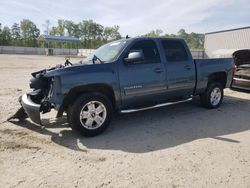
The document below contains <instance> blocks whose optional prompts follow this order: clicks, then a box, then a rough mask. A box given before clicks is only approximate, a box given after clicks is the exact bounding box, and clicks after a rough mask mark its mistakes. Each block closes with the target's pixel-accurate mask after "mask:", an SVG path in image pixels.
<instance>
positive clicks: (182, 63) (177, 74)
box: [161, 39, 196, 97]
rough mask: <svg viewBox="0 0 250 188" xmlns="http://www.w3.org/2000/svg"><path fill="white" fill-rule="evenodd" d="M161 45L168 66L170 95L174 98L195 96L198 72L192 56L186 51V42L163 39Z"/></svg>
mask: <svg viewBox="0 0 250 188" xmlns="http://www.w3.org/2000/svg"><path fill="white" fill-rule="evenodd" d="M161 44H162V47H163V48H162V49H163V51H164V55H165V61H166V65H167V68H166V71H167V85H168V94H172V96H173V97H180V96H185V95H191V94H193V90H194V88H195V79H196V72H195V71H196V70H195V64H194V62H193V59H192V57H191V54H190V53H189V52H187V51H186V44H185V42H184V41H182V40H176V39H165V40H164V39H163V40H162V41H161Z"/></svg>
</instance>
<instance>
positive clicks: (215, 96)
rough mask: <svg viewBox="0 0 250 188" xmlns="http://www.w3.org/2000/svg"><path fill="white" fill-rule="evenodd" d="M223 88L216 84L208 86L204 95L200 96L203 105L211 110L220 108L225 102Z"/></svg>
mask: <svg viewBox="0 0 250 188" xmlns="http://www.w3.org/2000/svg"><path fill="white" fill-rule="evenodd" d="M223 96H224V92H223V86H222V85H221V84H220V83H218V82H214V83H211V84H209V85H208V87H207V89H206V91H205V93H204V94H202V95H200V99H201V104H202V105H203V106H204V107H206V108H209V109H212V108H218V107H219V106H220V105H221V103H222V101H223Z"/></svg>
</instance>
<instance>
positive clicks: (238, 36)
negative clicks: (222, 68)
mask: <svg viewBox="0 0 250 188" xmlns="http://www.w3.org/2000/svg"><path fill="white" fill-rule="evenodd" d="M204 48H205V54H206V56H207V57H209V58H214V57H230V56H231V55H232V53H233V52H234V51H236V50H239V49H250V28H242V29H237V30H231V31H224V32H215V33H208V34H206V35H205V44H204Z"/></svg>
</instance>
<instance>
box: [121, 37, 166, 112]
mask: <svg viewBox="0 0 250 188" xmlns="http://www.w3.org/2000/svg"><path fill="white" fill-rule="evenodd" d="M131 52H141V53H143V55H144V60H143V61H141V62H136V63H125V62H122V63H120V67H119V79H120V90H121V97H122V106H123V108H132V107H138V106H147V105H151V104H153V103H157V101H159V100H160V99H161V98H162V97H163V94H164V92H166V89H167V87H166V70H165V66H164V64H163V62H162V61H161V58H160V54H159V51H158V48H157V45H156V43H155V41H154V40H151V39H150V40H140V41H136V42H135V43H134V44H133V45H132V47H130V48H129V50H128V51H127V53H126V55H125V58H126V57H128V54H129V53H131Z"/></svg>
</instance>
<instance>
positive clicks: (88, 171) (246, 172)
mask: <svg viewBox="0 0 250 188" xmlns="http://www.w3.org/2000/svg"><path fill="white" fill-rule="evenodd" d="M78 60H79V59H72V61H73V62H77V61H78ZM63 62H64V58H63V57H45V56H25V55H0V122H1V124H0V187H5V188H6V187H173V188H175V187H189V188H190V187H199V188H200V187H233V188H235V187H237V188H240V187H244V188H245V187H250V93H244V92H238V91H232V90H229V89H227V90H225V99H224V103H223V104H222V106H221V107H220V108H219V109H216V110H207V109H204V108H202V107H200V106H199V100H198V99H197V98H195V99H194V100H193V101H192V102H189V103H185V104H179V105H175V106H169V107H164V108H160V109H154V110H149V111H144V112H138V113H134V114H129V115H118V116H117V117H115V118H114V119H113V121H112V124H111V126H110V127H109V129H108V130H107V131H106V132H105V133H104V134H102V135H100V136H97V137H94V138H84V137H82V136H80V135H79V134H77V133H74V132H72V131H71V129H70V128H69V127H68V124H67V122H66V119H65V118H61V119H59V120H56V119H55V118H54V116H53V115H55V113H52V114H49V115H44V116H43V119H44V120H43V122H44V125H45V128H42V127H40V126H37V125H35V124H34V123H32V122H30V120H29V119H27V121H24V122H13V123H10V122H5V120H6V118H7V117H9V116H10V115H12V114H13V113H14V112H15V111H16V110H17V109H18V107H19V103H18V97H19V96H20V95H22V94H23V93H25V92H26V91H28V90H29V79H30V78H31V76H30V73H31V72H33V71H36V70H40V69H43V68H47V67H49V66H53V65H56V64H60V63H63Z"/></svg>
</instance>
